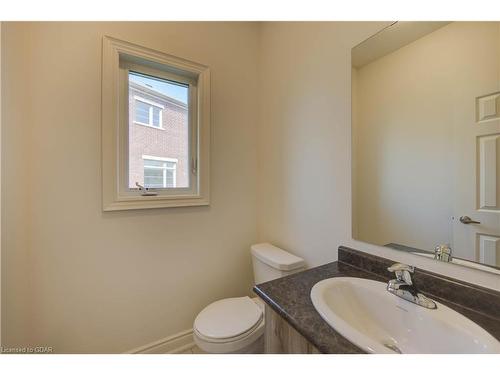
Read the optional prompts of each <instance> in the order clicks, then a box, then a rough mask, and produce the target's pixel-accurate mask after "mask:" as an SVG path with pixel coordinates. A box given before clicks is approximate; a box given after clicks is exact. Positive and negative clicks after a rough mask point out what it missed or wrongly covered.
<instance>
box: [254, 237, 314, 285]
mask: <svg viewBox="0 0 500 375" xmlns="http://www.w3.org/2000/svg"><path fill="white" fill-rule="evenodd" d="M251 252H252V264H253V276H254V280H255V284H261V283H264V282H266V281H270V280H274V279H278V278H280V277H283V276H286V275H290V274H292V273H296V272H299V271H302V270H304V269H305V268H306V263H305V261H304V259H302V258H299V257H298V256H295V255H293V254H290V253H289V252H287V251H285V250H283V249H280V248H279V247H276V246H273V245H271V244H269V243H259V244H256V245H252V246H251Z"/></svg>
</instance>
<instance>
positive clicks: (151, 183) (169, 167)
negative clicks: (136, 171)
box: [143, 156, 177, 189]
mask: <svg viewBox="0 0 500 375" xmlns="http://www.w3.org/2000/svg"><path fill="white" fill-rule="evenodd" d="M143 159H144V187H147V188H150V189H151V188H153V189H154V188H159V189H162V188H175V187H176V181H177V160H167V159H162V158H155V157H151V156H143Z"/></svg>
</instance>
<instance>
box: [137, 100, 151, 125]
mask: <svg viewBox="0 0 500 375" xmlns="http://www.w3.org/2000/svg"><path fill="white" fill-rule="evenodd" d="M149 107H151V106H150V105H149V104H146V103H144V102H141V101H140V100H136V101H135V121H138V122H142V123H143V124H149Z"/></svg>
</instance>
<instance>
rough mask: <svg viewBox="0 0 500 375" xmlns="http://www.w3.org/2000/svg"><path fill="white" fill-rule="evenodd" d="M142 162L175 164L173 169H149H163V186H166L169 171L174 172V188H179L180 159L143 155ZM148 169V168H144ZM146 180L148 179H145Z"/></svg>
mask: <svg viewBox="0 0 500 375" xmlns="http://www.w3.org/2000/svg"><path fill="white" fill-rule="evenodd" d="M142 160H152V161H162V162H165V163H174V167H173V168H168V167H167V166H166V165H165V167H148V168H157V169H162V170H163V184H164V185H166V180H167V173H166V172H167V170H168V169H170V170H173V171H174V188H175V187H176V186H177V164H178V163H179V160H178V159H175V158H162V157H159V156H151V155H142ZM144 169H146V167H144ZM144 179H146V177H144ZM144 186H146V181H144Z"/></svg>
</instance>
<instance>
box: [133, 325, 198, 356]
mask: <svg viewBox="0 0 500 375" xmlns="http://www.w3.org/2000/svg"><path fill="white" fill-rule="evenodd" d="M194 346H195V344H194V341H193V330H192V329H187V330H185V331H182V332H179V333H176V334H175V335H172V336H168V337H165V338H163V339H160V340H157V341H154V342H152V343H149V344H146V345H143V346H140V347H138V348H135V349H132V350H129V351H127V352H125V354H166V353H168V354H175V353H182V352H183V351H186V350H189V349H191V348H192V347H194Z"/></svg>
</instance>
